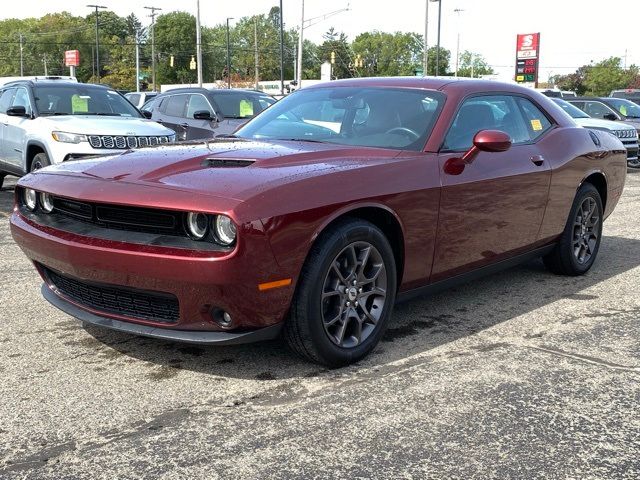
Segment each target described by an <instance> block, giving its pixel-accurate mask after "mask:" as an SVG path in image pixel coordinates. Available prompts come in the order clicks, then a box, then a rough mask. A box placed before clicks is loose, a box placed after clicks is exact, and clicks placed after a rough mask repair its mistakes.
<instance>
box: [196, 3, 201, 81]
mask: <svg viewBox="0 0 640 480" xmlns="http://www.w3.org/2000/svg"><path fill="white" fill-rule="evenodd" d="M200 30H201V28H200V0H196V55H197V57H198V60H197V61H198V66H197V68H198V86H199V87H200V88H202V32H201V31H200Z"/></svg>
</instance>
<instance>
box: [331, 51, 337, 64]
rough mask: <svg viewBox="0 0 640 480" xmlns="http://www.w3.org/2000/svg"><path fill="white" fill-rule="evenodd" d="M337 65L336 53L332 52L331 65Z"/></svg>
mask: <svg viewBox="0 0 640 480" xmlns="http://www.w3.org/2000/svg"><path fill="white" fill-rule="evenodd" d="M335 63H336V52H331V64H332V65H335Z"/></svg>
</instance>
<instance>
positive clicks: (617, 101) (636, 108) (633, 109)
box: [607, 98, 640, 118]
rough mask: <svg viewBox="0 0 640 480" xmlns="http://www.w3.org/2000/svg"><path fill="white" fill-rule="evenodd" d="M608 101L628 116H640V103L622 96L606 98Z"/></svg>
mask: <svg viewBox="0 0 640 480" xmlns="http://www.w3.org/2000/svg"><path fill="white" fill-rule="evenodd" d="M607 100H608V103H609V104H610V105H611V106H612V107H613V108H615V109H616V110H617V111H618V112H619V113H621V114H622V115H624V116H625V117H628V118H640V105H636V104H635V103H633V102H631V101H629V100H624V99H622V98H608V99H607Z"/></svg>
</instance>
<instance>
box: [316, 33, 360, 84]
mask: <svg viewBox="0 0 640 480" xmlns="http://www.w3.org/2000/svg"><path fill="white" fill-rule="evenodd" d="M323 37H324V42H323V43H322V44H321V45H320V46H319V47H318V59H319V60H320V63H321V64H322V63H324V62H330V61H331V60H332V58H333V59H334V63H333V66H332V67H333V68H332V72H333V73H332V75H333V78H351V77H353V76H354V72H353V67H354V56H353V51H352V50H351V45H349V42H348V41H347V36H346V35H345V34H344V33H342V32H336V31H335V29H334V28H333V27H331V28H330V29H329V30H328V31H327V33H325V34H324V35H323Z"/></svg>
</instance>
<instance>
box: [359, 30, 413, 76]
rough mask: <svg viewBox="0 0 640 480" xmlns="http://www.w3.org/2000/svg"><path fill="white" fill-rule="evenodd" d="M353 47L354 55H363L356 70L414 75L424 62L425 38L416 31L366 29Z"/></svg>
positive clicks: (395, 74) (366, 74)
mask: <svg viewBox="0 0 640 480" xmlns="http://www.w3.org/2000/svg"><path fill="white" fill-rule="evenodd" d="M352 48H353V54H354V55H355V58H356V59H358V60H359V59H362V63H363V66H362V67H356V71H357V73H358V74H359V75H363V76H397V75H414V74H415V70H416V69H417V68H419V67H420V65H422V50H423V46H422V38H421V37H420V35H418V34H417V33H401V32H395V33H386V32H379V31H373V32H365V33H362V34H360V35H358V36H357V37H356V39H355V40H354V41H353V44H352Z"/></svg>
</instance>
